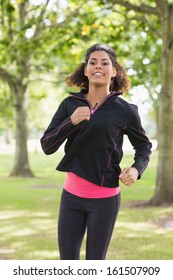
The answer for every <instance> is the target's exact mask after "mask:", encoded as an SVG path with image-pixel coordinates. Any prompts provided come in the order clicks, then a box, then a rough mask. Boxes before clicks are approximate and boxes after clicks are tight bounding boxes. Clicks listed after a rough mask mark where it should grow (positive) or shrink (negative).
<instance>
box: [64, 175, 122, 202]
mask: <svg viewBox="0 0 173 280" xmlns="http://www.w3.org/2000/svg"><path fill="white" fill-rule="evenodd" d="M64 189H65V190H66V191H68V192H70V193H72V194H74V195H76V196H79V197H82V198H106V197H112V196H115V195H117V194H118V193H119V192H120V187H118V188H107V187H102V186H99V185H96V184H94V183H92V182H90V181H87V180H85V179H83V178H81V177H79V176H77V175H76V174H74V173H72V172H68V173H67V178H66V180H65V183H64Z"/></svg>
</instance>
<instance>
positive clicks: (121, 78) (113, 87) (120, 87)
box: [65, 44, 130, 92]
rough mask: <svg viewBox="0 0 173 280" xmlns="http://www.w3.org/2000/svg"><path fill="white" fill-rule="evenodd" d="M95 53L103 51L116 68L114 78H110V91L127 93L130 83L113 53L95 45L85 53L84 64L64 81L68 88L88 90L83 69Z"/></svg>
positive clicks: (106, 47)
mask: <svg viewBox="0 0 173 280" xmlns="http://www.w3.org/2000/svg"><path fill="white" fill-rule="evenodd" d="M95 51H105V52H106V53H107V54H108V55H109V58H110V60H111V61H112V65H113V67H115V68H116V76H115V77H112V80H111V84H110V91H122V92H127V91H128V90H129V89H130V81H129V79H128V77H127V74H126V71H125V69H124V68H123V67H122V66H121V65H120V64H119V63H118V62H117V58H116V53H115V51H114V50H113V49H112V48H110V47H109V46H107V45H104V44H95V45H93V46H91V47H90V48H89V49H88V50H87V52H86V57H85V62H84V63H81V64H80V65H79V66H78V67H77V69H76V70H75V71H74V72H73V73H71V74H69V75H68V76H67V77H66V79H65V81H66V83H67V85H68V86H77V87H79V88H80V89H86V90H88V87H89V81H88V78H87V76H85V75H84V70H85V67H86V65H87V63H88V60H89V58H90V55H91V53H93V52H95Z"/></svg>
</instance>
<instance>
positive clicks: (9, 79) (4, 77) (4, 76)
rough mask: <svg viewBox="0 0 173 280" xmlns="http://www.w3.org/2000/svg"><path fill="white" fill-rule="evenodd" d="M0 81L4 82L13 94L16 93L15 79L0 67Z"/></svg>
mask: <svg viewBox="0 0 173 280" xmlns="http://www.w3.org/2000/svg"><path fill="white" fill-rule="evenodd" d="M0 79H1V80H2V81H3V82H6V83H7V84H8V85H9V87H10V89H11V90H12V91H13V92H16V84H15V77H14V76H12V75H11V74H9V73H8V72H7V71H6V70H5V69H3V68H2V67H0Z"/></svg>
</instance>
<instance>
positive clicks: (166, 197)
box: [151, 4, 173, 206]
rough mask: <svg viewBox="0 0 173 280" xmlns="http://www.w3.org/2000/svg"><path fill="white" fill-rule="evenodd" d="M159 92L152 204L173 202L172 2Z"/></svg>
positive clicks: (166, 21) (164, 31) (167, 15)
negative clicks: (157, 153)
mask: <svg viewBox="0 0 173 280" xmlns="http://www.w3.org/2000/svg"><path fill="white" fill-rule="evenodd" d="M162 34H163V45H162V53H161V86H162V88H161V93H160V99H159V100H160V104H159V127H158V128H159V131H158V144H159V155H158V168H157V179H156V189H155V193H154V196H153V198H152V200H151V203H152V204H153V205H154V206H159V205H160V206H161V205H170V204H172V203H173V5H172V4H169V5H167V9H166V11H165V13H164V14H163V18H162Z"/></svg>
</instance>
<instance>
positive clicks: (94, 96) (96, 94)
mask: <svg viewBox="0 0 173 280" xmlns="http://www.w3.org/2000/svg"><path fill="white" fill-rule="evenodd" d="M109 94H110V91H109V89H108V88H107V87H91V86H90V87H89V90H88V93H87V94H86V98H87V99H88V100H89V101H90V102H91V104H92V105H95V104H96V103H98V104H99V103H100V102H101V101H102V100H103V99H104V98H105V97H106V96H108V95H109Z"/></svg>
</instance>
